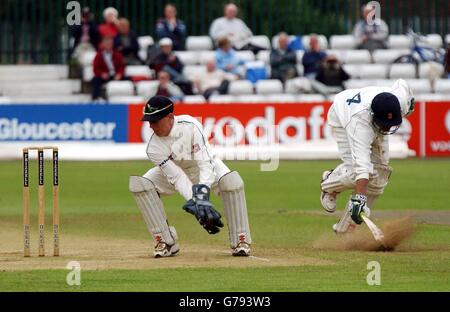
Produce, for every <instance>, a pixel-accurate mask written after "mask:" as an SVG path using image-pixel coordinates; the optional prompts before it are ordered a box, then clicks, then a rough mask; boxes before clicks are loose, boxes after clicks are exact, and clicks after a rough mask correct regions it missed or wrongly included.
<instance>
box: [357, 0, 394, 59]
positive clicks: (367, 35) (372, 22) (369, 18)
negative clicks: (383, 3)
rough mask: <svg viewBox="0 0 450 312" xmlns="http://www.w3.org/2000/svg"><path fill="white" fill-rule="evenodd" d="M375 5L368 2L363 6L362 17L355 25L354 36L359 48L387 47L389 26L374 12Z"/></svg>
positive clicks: (370, 49) (371, 49)
mask: <svg viewBox="0 0 450 312" xmlns="http://www.w3.org/2000/svg"><path fill="white" fill-rule="evenodd" d="M374 11H375V7H373V6H372V5H370V4H366V5H365V6H363V7H362V19H361V20H360V21H359V22H358V23H357V24H356V25H355V28H354V29H353V36H354V37H355V39H356V42H357V47H358V49H367V50H369V51H371V52H372V51H373V50H376V49H386V47H387V37H388V35H389V28H388V26H387V24H386V23H385V22H384V21H383V20H382V19H380V18H377V17H376V16H375V14H374Z"/></svg>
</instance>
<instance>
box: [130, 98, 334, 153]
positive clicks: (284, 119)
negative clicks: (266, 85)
mask: <svg viewBox="0 0 450 312" xmlns="http://www.w3.org/2000/svg"><path fill="white" fill-rule="evenodd" d="M329 107H330V103H317V104H309V103H308V104H273V105H271V104H214V105H212V104H198V105H192V104H189V105H186V104H178V105H176V106H175V114H177V115H182V114H189V115H191V116H194V117H197V118H198V119H199V120H200V121H201V123H202V124H203V128H204V130H205V133H206V134H207V135H208V137H209V140H210V143H211V144H216V145H220V146H230V145H237V144H249V145H261V144H266V145H267V144H269V145H270V144H273V143H281V144H290V143H301V142H305V141H308V140H317V139H322V138H328V137H329V136H330V135H331V134H330V130H329V127H328V126H327V125H326V115H327V112H328V109H329ZM129 114H130V118H129V120H130V123H131V122H133V121H132V120H133V119H134V120H135V121H134V123H135V124H136V126H137V128H138V129H136V128H135V127H131V129H130V133H129V135H130V137H129V140H130V142H146V141H147V140H148V139H149V133H150V130H149V127H148V124H147V123H142V122H137V123H136V120H139V118H140V116H141V114H142V107H141V106H135V107H133V108H132V107H130V111H129Z"/></svg>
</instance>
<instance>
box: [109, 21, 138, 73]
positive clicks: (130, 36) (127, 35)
mask: <svg viewBox="0 0 450 312" xmlns="http://www.w3.org/2000/svg"><path fill="white" fill-rule="evenodd" d="M118 30H119V33H118V34H117V35H116V37H115V38H114V49H115V50H116V51H119V52H120V53H122V56H123V59H124V61H125V64H126V65H141V64H142V61H141V60H140V58H139V55H138V52H139V43H138V41H137V37H136V35H135V34H134V33H133V31H131V30H130V22H129V21H128V20H127V19H126V18H120V19H119V23H118Z"/></svg>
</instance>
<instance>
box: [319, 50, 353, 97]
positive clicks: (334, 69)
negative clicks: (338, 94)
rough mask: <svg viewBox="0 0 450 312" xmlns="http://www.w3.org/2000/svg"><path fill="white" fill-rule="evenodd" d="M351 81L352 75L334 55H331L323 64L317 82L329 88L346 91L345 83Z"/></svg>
mask: <svg viewBox="0 0 450 312" xmlns="http://www.w3.org/2000/svg"><path fill="white" fill-rule="evenodd" d="M348 79H350V75H349V74H347V72H346V71H345V70H344V69H343V68H342V66H341V63H340V62H339V60H338V59H337V58H336V56H334V55H329V56H327V57H326V58H325V60H324V61H323V62H322V63H321V66H320V69H319V72H318V73H317V76H316V80H317V81H319V82H321V83H323V84H324V85H327V86H329V87H338V88H340V90H339V91H342V90H344V81H346V80H348Z"/></svg>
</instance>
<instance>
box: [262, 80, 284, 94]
mask: <svg viewBox="0 0 450 312" xmlns="http://www.w3.org/2000/svg"><path fill="white" fill-rule="evenodd" d="M273 93H283V84H282V83H281V81H280V80H278V79H266V80H258V81H257V82H256V94H273Z"/></svg>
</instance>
